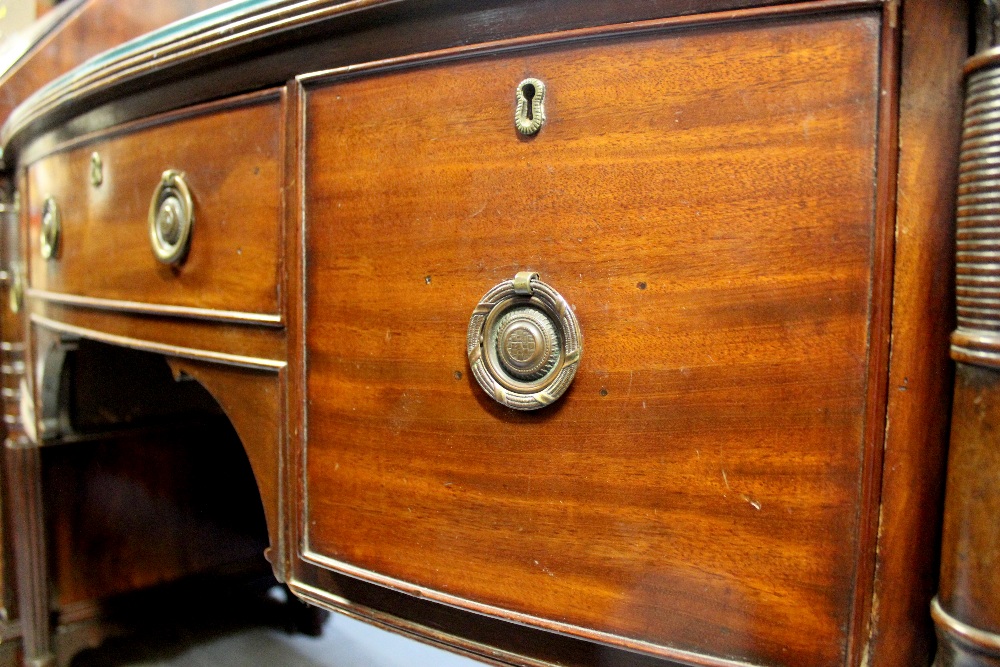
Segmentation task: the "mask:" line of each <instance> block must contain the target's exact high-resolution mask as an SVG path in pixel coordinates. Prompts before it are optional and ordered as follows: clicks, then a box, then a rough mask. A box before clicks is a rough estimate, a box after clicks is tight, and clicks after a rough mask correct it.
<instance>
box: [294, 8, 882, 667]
mask: <svg viewBox="0 0 1000 667" xmlns="http://www.w3.org/2000/svg"><path fill="white" fill-rule="evenodd" d="M879 27H880V15H879V13H878V12H876V11H870V12H869V11H860V12H848V13H840V14H832V15H827V16H821V17H806V18H801V17H800V18H796V19H785V20H782V21H774V22H761V23H745V24H738V25H734V24H727V25H723V26H706V27H701V28H698V29H694V30H682V31H663V32H659V33H645V34H638V35H627V34H626V35H618V36H615V37H607V38H605V39H602V40H592V41H589V42H583V43H580V42H576V43H566V44H555V45H550V46H546V47H543V48H534V49H530V50H521V51H516V52H509V51H508V52H505V53H502V54H494V55H492V56H489V57H478V58H471V59H466V60H458V61H456V60H454V59H449V60H442V61H433V60H431V61H429V62H426V63H423V64H419V65H417V66H412V67H409V68H407V69H399V68H396V69H383V70H379V69H373V70H372V71H370V72H366V73H364V74H361V75H359V74H358V73H357V72H350V73H345V74H344V75H343V76H342V78H339V79H338V78H337V75H336V74H334V75H329V76H328V77H327V78H322V79H320V78H317V79H315V80H306V81H305V86H306V98H305V103H304V110H305V111H304V112H305V132H306V134H305V164H306V167H305V177H304V191H305V205H306V215H305V235H306V237H305V238H306V241H305V243H306V267H305V280H306V283H305V289H306V298H307V305H306V317H305V324H304V335H305V343H306V369H307V372H306V391H307V397H308V401H307V416H306V421H307V424H306V429H305V432H306V433H307V434H308V435H307V441H306V447H305V454H304V457H305V458H304V460H305V475H304V496H303V499H302V500H303V502H304V503H305V512H304V513H303V515H302V516H303V524H302V530H303V550H304V556H305V558H306V559H308V560H311V561H312V562H315V563H318V564H320V565H323V566H325V567H329V568H332V569H336V570H339V571H342V572H345V573H348V574H352V575H354V576H359V577H362V578H366V579H369V580H372V581H376V582H378V583H381V584H384V585H388V586H392V587H396V588H398V589H400V590H404V591H407V592H419V594H421V595H424V596H426V597H430V598H432V599H437V600H441V601H443V602H446V603H449V604H454V605H458V606H462V607H466V608H470V609H474V610H477V611H480V612H483V613H488V614H495V615H498V616H501V617H506V618H511V619H513V620H516V621H519V622H523V623H528V624H533V625H537V626H541V627H547V628H551V629H555V630H559V631H562V632H567V633H570V634H576V635H579V636H585V637H589V638H592V639H597V640H599V641H608V642H612V643H617V644H620V645H624V646H628V647H631V648H635V649H637V650H641V651H650V652H653V653H660V654H663V655H672V656H675V657H678V656H680V657H683V653H682V652H683V651H693V652H697V653H701V654H708V655H712V656H716V657H717V658H719V659H723V658H724V659H735V660H739V661H747V662H750V663H754V664H766V665H789V666H791V665H795V666H796V667H804V666H807V665H824V666H825V665H837V664H843V662H844V659H845V656H846V651H847V642H848V636H847V635H848V628H849V626H850V619H851V612H852V599H853V591H854V585H855V577H856V576H857V574H858V572H859V570H858V559H859V558H860V557H861V556H859V554H858V550H859V548H860V547H859V544H858V533H859V513H860V511H861V508H859V502H860V500H859V499H860V497H861V486H862V476H863V470H862V451H863V448H864V447H865V435H864V433H865V428H864V427H865V419H866V414H867V410H868V409H869V406H868V403H867V399H866V390H867V386H868V385H867V380H866V378H867V374H868V372H869V366H868V365H869V357H868V343H869V338H870V335H871V332H870V327H869V308H870V306H869V303H870V297H871V293H872V286H873V278H874V275H875V272H876V271H879V270H882V268H883V267H880V266H878V265H877V264H876V262H875V261H874V258H873V240H874V238H875V233H876V216H875V210H876V206H875V197H876V192H875V164H876V134H877V127H876V125H877V107H878V76H879V72H878V54H879V44H880V40H879ZM526 77H535V78H537V79H539V80H541V81H543V82H544V83H545V86H546V98H545V112H546V122H545V124H544V125H543V127H542V128H541V130H540V131H539V132H538V133H537V135H535V136H533V137H531V138H524V137H522V136H521V135H520V134H519V133H518V132H517V131H516V130H515V127H514V122H513V111H514V92H515V88H516V87H517V85H518V83H519V82H520V81H522V80H523V79H525V78H526ZM523 270H530V271H537V272H538V273H539V274H540V275H541V277H542V279H543V280H545V281H546V282H547V283H549V284H550V285H552V286H553V287H554V288H556V289H558V290H559V292H560V293H561V294H562V295H563V296H565V297H566V299H567V301H568V302H569V304H570V305H571V307H572V308H573V309H574V311H575V313H576V316H577V318H578V319H579V323H580V327H581V329H582V331H583V336H584V340H585V341H586V344H585V352H584V355H583V359H582V361H581V363H580V366H579V370H578V372H577V376H576V379H575V382H574V384H573V385H572V386H571V387H570V388H569V390H568V392H567V393H566V394H565V395H564V396H563V397H562V398H561V399H559V401H558V402H557V403H556V404H555V405H552V406H550V407H547V408H544V409H541V410H538V411H536V412H531V413H521V412H516V411H513V410H510V409H508V408H505V407H502V406H500V405H498V404H497V403H496V402H494V401H493V400H492V399H491V398H490V397H489V396H487V395H486V394H485V393H484V392H483V391H482V390H481V389H480V387H479V386H478V385H477V384H476V382H475V381H474V380H473V379H472V378H471V377H470V376H469V366H468V361H467V359H466V333H467V327H468V323H469V318H470V315H471V314H472V310H473V308H474V307H475V306H476V304H477V302H478V301H479V299H480V297H482V296H483V294H484V293H485V292H486V291H487V290H488V289H490V288H491V287H492V286H493V285H495V284H497V283H499V282H500V281H502V280H505V279H509V278H511V277H512V276H513V275H514V273H515V272H517V271H523ZM699 664H707V663H699Z"/></svg>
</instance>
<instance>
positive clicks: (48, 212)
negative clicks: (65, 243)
mask: <svg viewBox="0 0 1000 667" xmlns="http://www.w3.org/2000/svg"><path fill="white" fill-rule="evenodd" d="M61 227H62V216H61V215H60V214H59V205H58V204H56V200H55V199H54V198H53V197H51V196H49V197H46V198H45V203H43V204H42V225H41V230H40V234H39V238H38V244H39V247H38V250H39V252H40V253H41V255H42V258H43V259H52V258H53V257H55V256H56V250H57V249H58V248H59V233H60V229H61Z"/></svg>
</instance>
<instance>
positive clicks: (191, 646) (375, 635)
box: [72, 614, 482, 667]
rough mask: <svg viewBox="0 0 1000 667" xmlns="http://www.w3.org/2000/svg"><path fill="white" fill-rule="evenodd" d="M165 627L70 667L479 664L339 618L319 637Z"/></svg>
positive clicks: (250, 628) (232, 626) (275, 630)
mask: <svg viewBox="0 0 1000 667" xmlns="http://www.w3.org/2000/svg"><path fill="white" fill-rule="evenodd" d="M212 625H213V624H212V623H210V622H209V623H205V622H204V621H199V622H198V624H197V626H192V627H183V626H181V627H165V626H163V625H161V626H160V627H159V628H157V630H156V631H155V632H147V633H145V634H144V635H143V636H140V637H135V636H133V637H122V638H117V639H111V640H108V641H106V642H105V643H104V644H103V645H102V646H101V647H100V648H98V649H92V650H88V651H84V652H83V653H80V654H79V655H78V656H77V658H76V659H75V660H74V661H73V663H72V667H482V663H480V662H477V661H474V660H472V659H469V658H466V657H463V656H459V655H456V654H454V653H451V652H448V651H445V650H443V649H438V648H435V647H432V646H428V645H426V644H423V643H421V642H418V641H416V640H413V639H409V638H407V637H403V636H401V635H397V634H394V633H390V632H387V631H384V630H380V629H378V628H376V627H374V626H371V625H368V624H366V623H362V622H360V621H356V620H354V619H351V618H348V617H346V616H341V615H340V614H331V615H330V616H329V617H328V618H327V619H326V620H325V621H324V622H323V632H322V634H321V635H320V636H319V637H310V636H307V635H303V634H292V633H289V632H287V631H286V630H284V629H282V628H281V627H278V624H275V623H270V624H268V623H263V624H261V623H245V622H239V623H227V622H222V623H219V624H217V625H216V627H212Z"/></svg>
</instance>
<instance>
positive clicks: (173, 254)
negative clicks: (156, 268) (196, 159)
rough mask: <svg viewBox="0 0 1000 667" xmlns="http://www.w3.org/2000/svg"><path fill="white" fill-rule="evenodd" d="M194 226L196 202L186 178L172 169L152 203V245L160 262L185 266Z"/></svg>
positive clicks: (162, 179) (159, 186)
mask: <svg viewBox="0 0 1000 667" xmlns="http://www.w3.org/2000/svg"><path fill="white" fill-rule="evenodd" d="M193 226H194V202H193V201H192V199H191V190H189V189H188V186H187V182H185V180H184V174H183V173H182V172H179V171H177V170H175V169H168V170H167V171H165V172H163V176H162V177H161V178H160V183H159V184H158V185H157V186H156V190H155V191H154V192H153V200H152V201H151V202H150V203H149V242H150V244H151V245H152V246H153V254H154V255H156V259H158V260H160V261H161V262H163V263H164V264H180V263H181V262H183V261H184V257H185V256H186V255H187V250H188V245H189V244H190V241H191V228H192V227H193Z"/></svg>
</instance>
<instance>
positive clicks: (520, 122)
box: [514, 79, 545, 135]
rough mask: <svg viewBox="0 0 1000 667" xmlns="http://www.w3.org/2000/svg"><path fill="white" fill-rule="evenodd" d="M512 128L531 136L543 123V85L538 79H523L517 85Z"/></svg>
mask: <svg viewBox="0 0 1000 667" xmlns="http://www.w3.org/2000/svg"><path fill="white" fill-rule="evenodd" d="M515 99H516V105H515V107H514V126H515V127H517V131H518V132H520V133H521V134H524V135H532V134H535V133H536V132H538V130H540V129H541V128H542V124H544V123H545V84H544V83H542V82H541V81H539V80H538V79H525V80H524V81H522V82H521V83H519V84H517V95H516V96H515Z"/></svg>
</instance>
